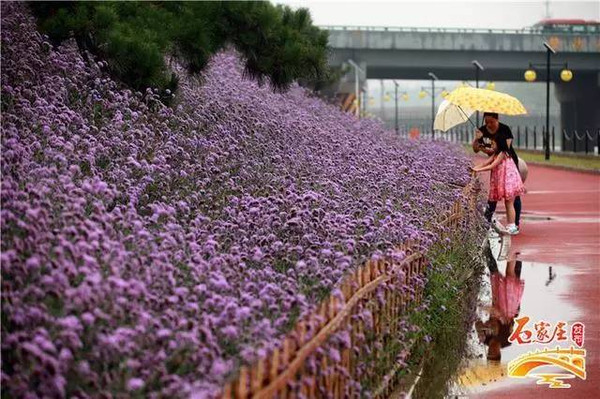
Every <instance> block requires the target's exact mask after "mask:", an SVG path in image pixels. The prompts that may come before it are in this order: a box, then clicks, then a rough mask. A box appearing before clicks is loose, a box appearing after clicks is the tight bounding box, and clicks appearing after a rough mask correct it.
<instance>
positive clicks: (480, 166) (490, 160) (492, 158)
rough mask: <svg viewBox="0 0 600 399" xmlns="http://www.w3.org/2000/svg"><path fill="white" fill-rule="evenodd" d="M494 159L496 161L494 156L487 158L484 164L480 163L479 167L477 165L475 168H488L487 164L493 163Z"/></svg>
mask: <svg viewBox="0 0 600 399" xmlns="http://www.w3.org/2000/svg"><path fill="white" fill-rule="evenodd" d="M495 159H496V157H495V156H491V157H488V159H486V160H485V162H484V163H482V164H481V165H479V166H477V167H478V168H482V167H484V166H488V165H489V164H491V163H492V162H494V160H495Z"/></svg>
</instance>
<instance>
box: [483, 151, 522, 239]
mask: <svg viewBox="0 0 600 399" xmlns="http://www.w3.org/2000/svg"><path fill="white" fill-rule="evenodd" d="M492 149H493V150H494V152H495V155H494V156H491V157H489V158H488V160H487V161H485V162H484V163H483V164H481V165H479V166H477V167H475V168H473V171H475V172H485V171H486V170H491V171H492V173H491V175H490V194H489V198H488V199H489V201H500V200H504V205H505V206H506V219H507V224H508V225H507V227H506V229H507V230H508V232H509V234H517V233H518V232H519V230H518V229H517V226H516V225H515V205H514V201H515V197H517V196H519V195H521V194H524V193H525V186H524V185H523V181H522V180H521V175H520V174H519V170H518V169H517V165H515V163H514V162H513V160H512V158H511V157H510V155H509V154H508V146H507V144H506V140H498V141H496V140H493V141H492Z"/></svg>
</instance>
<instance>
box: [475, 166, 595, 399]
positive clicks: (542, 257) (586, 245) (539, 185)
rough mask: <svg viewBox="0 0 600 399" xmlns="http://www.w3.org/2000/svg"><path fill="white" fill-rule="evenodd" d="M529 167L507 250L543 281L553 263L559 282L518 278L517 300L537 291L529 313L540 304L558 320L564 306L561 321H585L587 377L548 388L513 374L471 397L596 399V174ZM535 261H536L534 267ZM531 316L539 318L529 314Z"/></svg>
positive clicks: (502, 207) (539, 306) (500, 208)
mask: <svg viewBox="0 0 600 399" xmlns="http://www.w3.org/2000/svg"><path fill="white" fill-rule="evenodd" d="M476 162H478V163H479V162H480V161H479V160H478V161H476ZM529 169H530V170H529V177H528V180H527V182H526V186H527V189H528V193H527V194H526V195H524V196H523V197H522V200H523V212H524V213H523V220H522V223H521V234H520V235H518V236H515V237H512V245H511V253H512V256H514V257H516V258H517V259H520V260H522V261H523V264H524V265H525V264H526V263H527V264H529V265H532V266H531V271H530V273H533V274H534V275H538V276H540V279H541V276H542V274H543V276H544V277H543V278H544V279H545V278H546V276H547V275H548V267H547V265H555V267H554V269H555V271H558V272H557V274H559V276H558V277H559V279H560V278H561V275H560V274H562V281H560V283H558V284H556V285H554V286H552V285H551V286H550V288H548V289H545V288H544V285H543V284H542V285H541V286H539V287H538V286H536V285H535V284H529V283H528V280H527V278H524V280H525V294H524V300H523V302H524V301H525V297H530V300H529V302H535V301H536V298H535V296H536V295H537V296H538V297H537V298H538V299H537V302H540V303H537V304H536V306H533V307H532V306H529V307H528V309H529V311H531V309H535V308H536V307H537V308H540V309H541V308H544V311H545V312H546V314H548V312H550V314H556V315H557V316H558V315H561V316H558V317H561V318H562V317H563V316H564V314H565V312H564V310H565V309H569V311H568V312H567V313H566V314H570V315H573V314H575V316H573V318H575V319H576V320H574V319H573V318H571V319H569V320H565V321H569V322H574V321H577V320H579V321H581V322H583V323H584V324H585V343H584V348H585V349H586V350H587V356H586V370H587V380H586V381H581V380H579V379H575V380H570V381H569V382H570V383H571V385H572V387H571V388H569V389H549V388H548V387H547V386H545V385H544V386H541V385H536V383H535V380H534V379H527V381H526V383H522V382H518V380H515V379H513V378H510V379H503V380H504V383H503V384H497V383H496V384H490V385H488V386H487V387H484V390H483V392H482V393H481V394H479V395H477V397H485V398H504V397H506V398H509V397H510V398H537V397H543V398H544V399H550V398H593V397H600V175H593V174H586V173H579V172H572V171H566V170H557V169H551V168H546V167H541V166H535V165H532V166H530V168H529ZM482 177H483V176H482ZM486 184H487V183H486ZM503 212H504V206H503V205H500V204H498V214H499V215H501V218H500V219H501V220H502V219H503V215H502V213H503ZM542 264H543V266H542ZM536 265H539V266H538V268H537V270H536ZM524 267H525V266H524ZM530 275H531V274H530ZM532 280H535V279H532ZM565 281H566V284H563V283H564V282H565ZM528 284H529V286H528ZM528 291H529V292H528ZM542 291H545V293H542ZM548 292H550V293H552V295H553V296H554V297H555V298H553V299H552V304H551V303H550V302H546V300H545V299H543V297H544V295H548ZM531 296H533V297H534V298H533V299H531ZM573 310H574V311H573ZM520 316H522V315H520ZM531 318H532V321H536V322H537V321H539V320H537V319H536V315H534V314H532V315H531ZM554 321H556V320H554ZM530 323H531V322H530ZM569 336H570V331H569ZM555 345H556V343H554V346H555ZM563 346H564V345H563ZM530 349H534V347H532V348H530ZM507 360H511V359H507ZM503 363H504V359H503ZM474 396H475V395H474Z"/></svg>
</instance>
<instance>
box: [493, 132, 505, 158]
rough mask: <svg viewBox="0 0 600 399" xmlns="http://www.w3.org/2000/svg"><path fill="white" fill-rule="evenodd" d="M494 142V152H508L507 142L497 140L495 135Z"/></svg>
mask: <svg viewBox="0 0 600 399" xmlns="http://www.w3.org/2000/svg"><path fill="white" fill-rule="evenodd" d="M493 140H494V142H495V143H496V154H500V153H501V152H508V150H509V149H508V144H507V143H506V140H498V138H497V137H496V136H494V137H493Z"/></svg>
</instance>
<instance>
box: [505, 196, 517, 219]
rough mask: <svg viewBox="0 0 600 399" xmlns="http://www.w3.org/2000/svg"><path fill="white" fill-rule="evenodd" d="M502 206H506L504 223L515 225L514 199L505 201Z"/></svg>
mask: <svg viewBox="0 0 600 399" xmlns="http://www.w3.org/2000/svg"><path fill="white" fill-rule="evenodd" d="M504 205H505V206H506V223H507V224H508V225H511V224H514V223H515V201H514V199H510V200H505V201H504Z"/></svg>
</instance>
